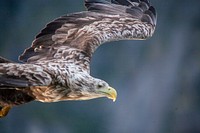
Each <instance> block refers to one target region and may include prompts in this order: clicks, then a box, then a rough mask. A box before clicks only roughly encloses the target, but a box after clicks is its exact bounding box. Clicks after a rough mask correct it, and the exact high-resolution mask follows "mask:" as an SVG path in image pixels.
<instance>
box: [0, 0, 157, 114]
mask: <svg viewBox="0 0 200 133" xmlns="http://www.w3.org/2000/svg"><path fill="white" fill-rule="evenodd" d="M85 6H86V8H87V9H88V11H83V12H78V13H72V14H68V15H65V16H61V17H59V18H57V19H55V20H53V21H52V22H50V23H49V24H47V25H46V27H45V28H44V29H43V30H42V31H41V32H40V33H39V34H38V35H37V36H36V38H35V40H34V41H33V43H32V45H31V46H30V47H29V48H27V49H26V50H25V51H24V53H23V54H22V55H20V56H19V60H20V61H22V63H15V62H12V61H10V60H7V59H5V58H3V57H0V109H1V110H0V117H4V116H6V115H7V113H8V111H9V110H10V108H11V107H13V106H17V105H20V104H24V103H27V102H30V101H33V100H36V101H40V102H58V101H64V100H89V99H94V98H99V97H107V98H109V99H112V100H113V101H115V99H116V97H117V92H116V90H115V89H113V88H112V87H110V86H109V84H108V83H106V82H105V81H103V80H101V79H98V78H94V77H92V76H91V75H90V61H91V58H92V55H93V53H94V52H95V50H96V49H97V48H98V47H99V46H100V45H101V44H103V43H106V42H109V41H117V40H143V39H146V38H149V37H151V36H152V35H153V33H154V30H155V26H156V11H155V9H154V7H152V6H151V5H150V3H149V1H148V0H111V2H108V1H104V0H85Z"/></svg>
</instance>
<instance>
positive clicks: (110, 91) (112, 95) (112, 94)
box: [99, 87, 117, 102]
mask: <svg viewBox="0 0 200 133" xmlns="http://www.w3.org/2000/svg"><path fill="white" fill-rule="evenodd" d="M99 92H101V93H104V94H105V95H106V97H107V98H108V99H112V100H113V102H115V101H116V99H117V91H116V90H115V89H114V88H112V87H108V88H103V89H101V90H99Z"/></svg>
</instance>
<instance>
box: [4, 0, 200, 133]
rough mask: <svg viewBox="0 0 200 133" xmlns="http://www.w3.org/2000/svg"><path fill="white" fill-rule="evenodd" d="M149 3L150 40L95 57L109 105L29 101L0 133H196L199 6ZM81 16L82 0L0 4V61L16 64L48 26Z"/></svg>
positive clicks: (114, 46) (177, 0)
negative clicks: (153, 18)
mask: <svg viewBox="0 0 200 133" xmlns="http://www.w3.org/2000/svg"><path fill="white" fill-rule="evenodd" d="M151 3H152V4H153V5H154V6H155V8H156V9H157V12H158V22H157V28H156V31H155V34H154V36H153V37H152V38H150V39H148V40H146V41H118V42H112V43H107V44H106V45H103V46H101V47H100V48H99V49H98V50H97V51H96V53H95V55H94V57H93V60H92V63H91V70H92V71H91V72H92V75H93V76H95V77H98V78H101V79H104V80H105V81H107V82H108V83H109V84H110V85H111V86H113V87H114V88H116V89H117V91H118V99H117V101H116V102H115V103H112V101H110V100H108V99H106V98H101V99H95V100H90V101H76V102H74V101H66V102H59V103H45V104H44V103H39V102H32V103H30V104H26V105H23V106H19V107H17V108H14V109H12V110H11V112H10V113H9V115H8V116H7V117H6V118H4V119H1V120H0V133H200V7H199V5H200V1H199V0H190V1H189V0H151ZM82 10H85V9H84V5H83V0H0V55H1V56H3V57H6V58H9V59H11V60H14V61H17V58H18V55H19V54H21V53H22V52H23V50H24V49H25V48H27V47H28V46H29V45H31V42H32V40H33V39H34V36H35V35H36V34H37V33H38V32H39V31H40V30H41V29H42V28H43V27H44V26H45V24H46V23H48V22H49V21H51V20H53V19H55V18H56V17H59V16H61V15H64V14H67V13H71V12H77V11H82Z"/></svg>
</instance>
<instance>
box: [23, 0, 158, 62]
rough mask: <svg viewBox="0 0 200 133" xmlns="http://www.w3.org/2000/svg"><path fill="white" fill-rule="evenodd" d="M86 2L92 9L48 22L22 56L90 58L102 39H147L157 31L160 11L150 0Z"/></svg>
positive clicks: (33, 59)
mask: <svg viewBox="0 0 200 133" xmlns="http://www.w3.org/2000/svg"><path fill="white" fill-rule="evenodd" d="M85 6H86V7H87V9H88V11H84V12H79V13H73V14H69V15H65V16H62V17H60V18H58V19H56V20H54V21H53V22H50V23H49V24H47V26H46V27H45V28H44V29H43V30H42V31H41V32H40V33H39V34H38V35H37V36H36V38H35V40H34V41H33V43H32V45H31V47H29V48H28V49H26V50H25V51H24V53H23V54H22V55H21V56H20V57H19V59H20V60H21V61H23V62H40V61H44V60H52V59H59V60H60V61H67V60H69V59H71V58H74V59H75V57H74V56H79V55H81V56H85V57H87V59H88V58H89V60H90V58H91V57H92V54H93V53H94V51H95V50H96V49H97V48H98V46H100V45H101V44H102V43H105V42H108V41H116V40H125V39H146V38H148V37H151V36H152V35H153V33H154V30H155V26H156V11H155V9H154V7H152V6H151V5H150V3H149V1H148V0H112V1H111V2H108V1H104V0H85ZM72 51H76V54H74V52H72ZM72 53H73V54H72ZM76 59H80V58H76ZM81 59H82V60H83V61H84V58H81ZM87 61H88V60H87ZM88 64H89V63H87V65H88Z"/></svg>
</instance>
